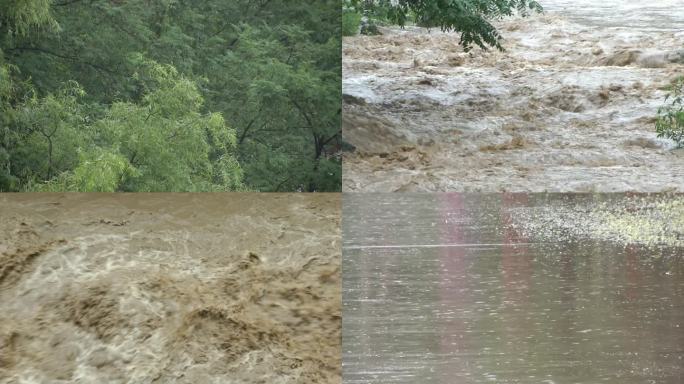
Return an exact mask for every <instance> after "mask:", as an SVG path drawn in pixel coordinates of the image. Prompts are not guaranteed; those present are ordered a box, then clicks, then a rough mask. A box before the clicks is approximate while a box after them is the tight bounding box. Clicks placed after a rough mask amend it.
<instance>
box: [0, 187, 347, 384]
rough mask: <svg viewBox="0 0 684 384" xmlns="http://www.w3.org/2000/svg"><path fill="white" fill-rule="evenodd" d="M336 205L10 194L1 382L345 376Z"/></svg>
mask: <svg viewBox="0 0 684 384" xmlns="http://www.w3.org/2000/svg"><path fill="white" fill-rule="evenodd" d="M340 209H341V208H340V196H339V195H338V194H309V195H302V194H296V195H295V194H273V195H260V194H259V195H258V194H135V195H129V194H116V195H112V194H85V195H84V194H17V195H2V196H0V383H3V384H10V383H12V384H14V383H17V384H19V383H75V382H78V383H193V384H194V383H283V384H284V383H340V382H341V372H340V364H341V350H340V337H341V303H340V295H341V293H340V262H341V260H340V256H341V255H340V252H341V251H340V246H341V239H340V228H339V225H340Z"/></svg>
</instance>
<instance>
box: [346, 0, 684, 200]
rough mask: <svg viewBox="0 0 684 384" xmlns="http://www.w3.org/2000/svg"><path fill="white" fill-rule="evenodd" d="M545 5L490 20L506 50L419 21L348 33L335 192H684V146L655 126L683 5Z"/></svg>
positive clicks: (674, 72) (621, 0) (681, 58)
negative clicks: (464, 40) (476, 45)
mask: <svg viewBox="0 0 684 384" xmlns="http://www.w3.org/2000/svg"><path fill="white" fill-rule="evenodd" d="M541 3H542V5H544V6H545V7H546V12H545V14H542V15H534V16H532V17H530V18H528V19H520V18H512V19H505V20H502V21H498V22H496V25H497V26H498V28H500V30H501V31H502V33H503V35H504V37H505V40H504V43H503V45H504V46H505V48H506V52H498V51H495V50H490V51H487V52H484V51H482V50H479V49H475V50H473V51H472V53H471V54H468V53H464V52H463V50H462V49H461V48H459V47H458V35H456V34H453V33H442V32H440V31H439V30H434V29H433V30H430V31H428V30H427V29H423V28H417V27H407V28H406V29H404V30H401V29H399V28H382V29H381V31H382V32H383V35H381V36H356V37H345V38H344V41H343V71H344V75H343V93H344V115H343V131H344V138H345V140H346V141H348V142H349V143H350V144H352V145H354V146H355V147H356V150H355V151H353V152H347V153H346V154H345V157H344V174H343V178H344V180H343V188H344V191H349V192H351V191H365V192H371V191H372V192H393V191H472V192H481V191H484V192H499V191H521V192H543V191H555V192H587V191H598V192H627V191H638V192H662V191H684V150H681V149H680V150H677V149H674V148H673V143H672V142H670V141H668V140H666V139H659V138H657V137H656V134H655V127H654V121H655V119H654V116H655V115H656V112H657V109H658V107H660V106H661V105H663V103H664V101H663V100H664V97H665V95H666V92H665V91H664V90H663V88H664V87H666V86H667V85H668V84H669V83H670V82H671V81H672V80H673V79H674V78H675V77H677V76H680V75H683V74H684V50H683V49H684V30H682V28H681V26H682V24H684V10H682V7H681V3H680V2H678V0H677V1H672V0H655V1H651V2H648V4H646V3H644V2H643V1H637V0H607V1H601V2H597V1H588V0H579V1H567V0H547V1H542V2H541ZM617 14H619V15H620V17H615V15H617Z"/></svg>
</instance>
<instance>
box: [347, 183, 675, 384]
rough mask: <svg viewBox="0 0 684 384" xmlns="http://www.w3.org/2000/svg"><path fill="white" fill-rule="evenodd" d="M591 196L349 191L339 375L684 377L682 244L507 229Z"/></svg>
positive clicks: (380, 379) (563, 379)
mask: <svg viewBox="0 0 684 384" xmlns="http://www.w3.org/2000/svg"><path fill="white" fill-rule="evenodd" d="M597 198H598V197H596V196H591V195H536V194H532V195H526V194H496V195H467V194H434V195H432V194H431V195H412V194H400V195H396V194H394V195H361V196H358V195H356V196H355V195H349V196H347V197H345V201H344V208H343V215H344V218H345V219H344V223H343V239H344V258H343V276H344V279H343V343H342V344H343V376H344V382H345V383H485V382H493V383H681V382H684V332H682V331H683V329H682V328H684V301H682V297H684V268H683V265H682V264H683V263H682V252H684V251H682V249H681V248H679V249H659V250H649V249H648V248H644V247H641V246H637V245H634V244H619V243H610V242H607V241H600V240H592V239H586V238H584V239H576V240H574V241H573V240H572V239H569V238H565V239H564V240H563V242H561V243H558V242H552V241H549V239H544V241H538V240H537V239H535V238H533V237H531V236H529V237H528V236H526V235H522V234H521V233H520V232H518V231H517V230H516V229H514V228H515V226H514V225H512V224H513V223H514V222H515V220H516V217H515V216H516V215H518V213H520V212H525V211H526V210H528V209H533V208H539V207H541V206H544V205H552V204H563V205H569V206H575V207H576V208H578V209H581V208H582V207H583V206H587V205H588V204H590V203H591V201H592V200H594V199H597ZM625 198H627V197H622V196H615V197H613V198H612V199H613V200H615V204H620V200H621V199H625Z"/></svg>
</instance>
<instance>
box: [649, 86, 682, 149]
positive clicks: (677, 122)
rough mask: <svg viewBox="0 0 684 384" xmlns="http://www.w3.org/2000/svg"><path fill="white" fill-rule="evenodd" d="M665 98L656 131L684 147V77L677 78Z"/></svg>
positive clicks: (678, 145) (679, 146)
mask: <svg viewBox="0 0 684 384" xmlns="http://www.w3.org/2000/svg"><path fill="white" fill-rule="evenodd" d="M669 91H670V93H669V94H668V95H667V97H666V98H665V102H666V103H667V104H666V105H664V106H663V107H661V108H660V109H659V110H658V119H657V120H656V132H658V137H665V138H668V139H670V140H672V141H674V142H675V144H676V145H677V147H678V148H682V147H684V77H679V78H677V79H676V80H675V81H674V82H673V84H672V85H671V86H670V88H669Z"/></svg>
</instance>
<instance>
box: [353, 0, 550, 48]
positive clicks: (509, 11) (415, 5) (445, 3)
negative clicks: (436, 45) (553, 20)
mask: <svg viewBox="0 0 684 384" xmlns="http://www.w3.org/2000/svg"><path fill="white" fill-rule="evenodd" d="M351 2H352V3H354V4H355V5H356V6H357V7H361V8H363V9H365V10H366V12H369V10H370V12H372V10H374V9H379V12H375V13H380V14H382V15H386V16H385V17H386V18H387V19H388V20H390V21H392V22H394V23H396V24H399V25H401V26H404V25H405V24H406V23H407V22H408V21H411V19H413V21H415V22H416V23H417V24H418V25H423V26H430V27H439V28H441V29H442V30H443V31H455V32H458V33H460V34H461V40H460V44H461V45H462V46H463V47H464V48H465V49H466V50H470V49H471V48H472V47H473V45H476V46H478V47H480V48H483V49H486V48H487V47H496V48H497V49H503V46H502V45H501V39H502V36H501V34H500V33H499V31H498V30H497V29H496V28H495V27H494V25H492V23H491V21H492V20H493V19H498V18H501V17H504V16H511V15H513V14H514V13H515V12H518V13H519V14H521V15H528V14H529V12H530V11H537V12H541V10H542V7H541V5H540V4H539V3H538V2H537V1H535V0H394V1H393V0H376V1H373V0H351Z"/></svg>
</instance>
